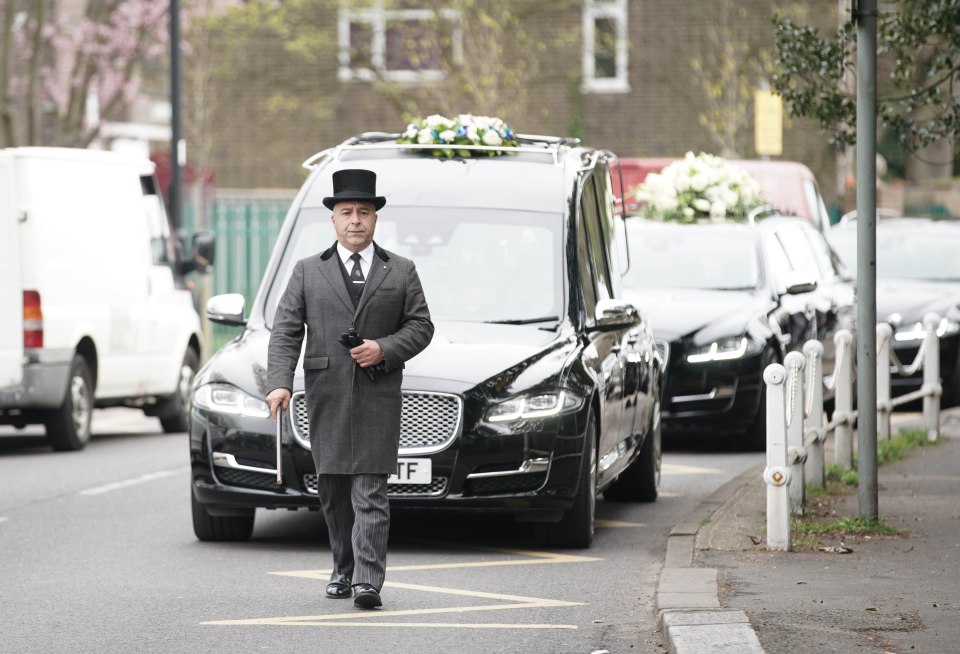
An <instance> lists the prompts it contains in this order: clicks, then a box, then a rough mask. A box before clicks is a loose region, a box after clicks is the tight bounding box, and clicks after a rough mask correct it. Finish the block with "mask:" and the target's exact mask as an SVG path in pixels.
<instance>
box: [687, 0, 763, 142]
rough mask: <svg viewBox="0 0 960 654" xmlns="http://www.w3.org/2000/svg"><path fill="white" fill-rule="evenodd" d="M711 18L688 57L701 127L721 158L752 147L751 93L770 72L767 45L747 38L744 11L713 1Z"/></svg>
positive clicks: (727, 0) (725, 0) (748, 30)
mask: <svg viewBox="0 0 960 654" xmlns="http://www.w3.org/2000/svg"><path fill="white" fill-rule="evenodd" d="M715 7H716V10H717V12H718V13H717V15H716V22H711V23H710V24H708V25H707V26H706V28H705V31H706V34H705V37H706V38H705V39H704V40H703V41H702V48H703V50H704V52H703V54H702V55H701V56H698V57H694V58H693V59H692V60H691V61H690V66H691V67H692V68H693V73H694V76H695V77H696V78H697V80H698V81H699V82H700V86H701V88H702V89H703V92H704V102H703V104H702V105H701V106H702V110H701V111H700V113H699V114H698V115H697V120H698V122H699V123H700V126H701V127H702V128H703V129H704V131H705V132H706V134H707V136H708V137H709V138H710V140H711V141H712V143H713V146H714V148H716V152H717V153H719V154H720V155H721V156H723V157H728V158H738V157H743V156H746V155H747V153H748V152H750V151H751V150H752V149H753V132H752V131H751V129H750V127H751V125H752V121H751V111H752V107H753V94H754V91H756V90H757V89H758V88H760V86H761V81H762V80H765V79H766V78H768V77H769V75H770V71H771V65H772V56H771V52H770V49H769V44H767V47H764V45H763V44H760V43H757V42H756V40H755V39H754V40H751V38H750V36H751V32H752V30H751V27H752V26H751V25H750V23H749V18H750V16H749V13H748V11H747V9H746V8H745V7H738V6H734V3H733V2H731V0H720V2H718V3H717V4H716V5H715Z"/></svg>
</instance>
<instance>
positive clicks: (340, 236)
mask: <svg viewBox="0 0 960 654" xmlns="http://www.w3.org/2000/svg"><path fill="white" fill-rule="evenodd" d="M323 204H324V205H325V206H326V207H327V208H328V209H331V210H332V211H333V215H332V216H331V220H332V222H333V227H334V230H335V231H336V233H337V242H336V243H334V244H333V245H332V246H331V247H330V248H328V249H327V250H325V251H324V252H321V253H320V254H315V255H313V256H310V257H307V258H306V259H301V260H300V261H298V262H297V264H296V265H295V266H294V269H293V274H292V275H291V277H290V281H289V282H288V284H287V288H286V291H285V292H284V294H283V297H282V298H281V300H280V304H279V306H277V312H276V315H275V317H274V321H273V331H272V333H271V334H270V346H269V351H268V359H267V381H268V387H269V388H270V389H272V390H271V391H270V392H269V393H268V394H267V402H268V403H269V405H270V413H271V415H273V417H274V418H276V414H277V407H278V406H282V407H283V408H284V409H286V408H287V407H288V405H289V402H290V396H291V389H292V388H293V377H294V370H295V368H296V365H297V361H298V359H299V358H300V351H301V345H302V343H303V337H304V332H305V331H306V338H307V345H306V348H305V350H304V354H303V372H304V389H305V398H306V402H307V414H308V416H309V422H310V447H311V450H312V452H313V460H314V463H315V464H316V467H317V491H318V494H319V496H320V503H321V506H322V507H323V517H324V520H325V521H326V523H327V531H328V532H329V535H330V549H331V550H332V551H333V572H332V574H331V576H330V583H329V584H328V585H327V587H326V596H327V597H329V598H332V599H345V598H349V597H351V596H352V597H353V598H354V605H355V606H357V607H359V608H365V609H372V608H375V607H378V606H381V605H382V602H381V599H380V589H381V587H382V586H383V579H384V570H385V567H386V557H387V535H388V531H389V527H390V504H389V502H388V500H387V477H388V476H389V475H390V474H392V473H394V472H396V470H397V452H398V449H399V444H400V408H401V394H400V384H401V381H402V380H403V372H402V371H403V365H404V362H405V361H407V360H408V359H410V358H412V357H413V356H415V355H416V354H417V353H419V352H420V351H422V350H423V349H424V348H426V347H427V345H428V344H429V343H430V339H431V338H432V337H433V323H432V322H431V321H430V312H429V310H428V309H427V302H426V299H425V298H424V295H423V289H422V287H421V286H420V278H419V277H418V276H417V271H416V268H414V265H413V262H412V261H410V260H409V259H405V258H403V257H401V256H399V255H396V254H394V253H392V252H387V251H386V250H384V249H382V248H381V247H380V246H378V245H377V244H376V243H374V241H373V232H374V228H375V227H376V226H377V211H378V210H379V209H381V208H382V207H383V206H384V204H386V199H384V198H383V197H382V196H378V195H377V194H376V174H375V173H373V172H372V171H369V170H340V171H337V172H335V173H333V195H332V196H331V197H326V198H324V199H323ZM305 328H306V329H305ZM351 330H355V331H356V333H357V334H358V335H359V336H360V338H359V339H357V338H354V342H360V344H359V345H356V346H355V347H349V349H348V347H347V346H345V344H346V343H348V342H349V341H347V340H346V338H345V337H344V335H345V334H347V333H349V332H350V331H351ZM379 364H382V365H379ZM373 366H378V370H379V371H380V372H379V374H377V375H368V374H365V373H366V372H368V371H365V370H361V369H364V368H371V367H373Z"/></svg>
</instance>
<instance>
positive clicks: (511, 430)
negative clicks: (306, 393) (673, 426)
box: [190, 407, 586, 520]
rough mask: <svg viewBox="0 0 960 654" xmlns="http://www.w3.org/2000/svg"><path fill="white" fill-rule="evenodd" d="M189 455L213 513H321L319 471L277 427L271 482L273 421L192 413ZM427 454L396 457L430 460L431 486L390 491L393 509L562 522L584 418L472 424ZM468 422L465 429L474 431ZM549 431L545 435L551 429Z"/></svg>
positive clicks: (197, 492)
mask: <svg viewBox="0 0 960 654" xmlns="http://www.w3.org/2000/svg"><path fill="white" fill-rule="evenodd" d="M191 422H192V424H191V434H190V450H191V466H192V487H193V493H194V496H195V497H196V499H197V501H198V502H200V503H201V504H203V505H204V506H205V508H206V509H207V511H208V513H211V514H213V515H231V514H243V513H249V512H250V511H251V510H253V509H255V508H301V507H307V508H314V509H315V508H318V507H319V501H318V498H317V494H316V468H315V467H314V463H313V457H312V454H311V453H310V451H309V450H307V449H306V448H304V447H303V446H301V445H300V444H299V443H298V442H297V441H296V439H294V438H293V434H292V426H291V424H290V422H289V421H286V420H285V421H284V424H283V425H282V427H281V428H282V446H281V457H282V468H283V473H284V482H285V483H284V485H283V487H278V486H277V483H276V470H275V469H276V431H275V430H276V423H275V422H274V421H273V420H271V419H269V418H266V419H260V418H247V417H240V416H234V415H227V414H222V413H216V412H210V411H207V410H206V409H201V408H198V407H195V408H194V411H193V420H192V421H191ZM464 424H465V425H467V426H466V427H465V429H466V433H460V434H458V435H457V436H456V437H455V439H454V440H453V442H452V443H451V444H450V446H448V447H446V448H445V449H443V450H442V451H439V452H434V453H431V454H418V453H416V452H415V451H414V452H409V453H408V452H405V451H404V450H403V449H401V450H400V457H401V458H430V459H431V462H432V477H433V479H432V480H431V482H430V483H429V484H422V485H421V484H418V485H411V484H389V485H388V493H389V497H390V502H391V505H392V506H394V507H396V508H408V507H409V508H417V509H447V510H455V511H470V510H483V511H501V512H506V513H511V514H514V515H516V516H517V517H518V518H520V519H524V518H526V519H534V520H536V519H553V518H559V517H560V515H562V512H563V511H565V510H567V509H568V508H570V506H572V504H573V501H574V498H575V497H576V494H577V490H578V488H577V485H578V483H579V471H580V461H581V455H582V451H583V438H584V434H585V432H586V414H585V413H576V414H570V415H565V416H560V417H558V418H556V419H554V420H553V421H552V422H550V421H540V422H530V423H528V424H525V425H519V424H511V425H507V424H501V425H497V426H496V427H495V428H494V427H491V426H489V425H486V424H479V425H478V424H477V423H476V421H475V420H474V421H471V420H470V417H469V412H468V415H467V416H465V421H464ZM471 424H472V426H471ZM551 425H552V427H553V428H552V429H550V428H548V427H549V426H551Z"/></svg>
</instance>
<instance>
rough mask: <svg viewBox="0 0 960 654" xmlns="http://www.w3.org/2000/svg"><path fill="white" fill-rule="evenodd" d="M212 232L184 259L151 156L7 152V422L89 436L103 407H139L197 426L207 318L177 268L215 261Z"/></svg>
mask: <svg viewBox="0 0 960 654" xmlns="http://www.w3.org/2000/svg"><path fill="white" fill-rule="evenodd" d="M213 256H214V243H213V237H212V235H210V234H199V235H197V236H196V237H195V241H194V252H193V256H192V257H190V258H189V260H186V261H184V260H179V259H177V258H176V256H175V248H174V243H173V242H172V240H171V231H170V225H169V222H168V219H167V215H166V212H165V211H164V208H163V202H162V199H161V197H160V195H159V194H158V193H157V185H156V180H155V178H154V171H153V164H152V163H151V162H150V161H149V160H147V159H139V158H132V157H127V156H121V155H119V154H116V153H112V152H98V151H92V150H80V149H69V148H8V149H5V150H0V315H3V317H4V319H3V320H2V321H0V423H2V424H13V425H16V426H18V427H23V426H26V425H28V424H36V423H41V424H44V425H46V437H47V440H48V441H49V443H50V445H51V446H52V447H53V449H55V450H77V449H80V448H82V447H84V445H86V443H87V441H88V440H89V438H90V420H91V415H92V412H93V409H94V407H108V406H134V407H138V408H142V409H143V411H144V412H145V413H146V414H147V415H155V416H159V417H160V421H161V424H162V425H163V429H164V430H165V431H171V432H176V431H180V432H182V431H186V429H187V422H188V420H189V417H190V388H191V385H192V382H193V376H194V374H195V373H196V370H197V368H199V364H200V348H201V344H202V337H201V330H200V318H199V316H198V314H197V312H196V310H195V309H194V307H193V301H192V299H191V296H190V293H189V292H188V291H186V290H182V289H181V288H178V284H177V283H176V277H177V276H179V275H182V274H184V273H185V272H186V271H189V270H191V269H195V268H198V265H197V263H196V262H197V261H202V262H203V263H202V265H201V266H199V268H205V267H206V266H207V265H208V264H209V263H210V262H212V261H213Z"/></svg>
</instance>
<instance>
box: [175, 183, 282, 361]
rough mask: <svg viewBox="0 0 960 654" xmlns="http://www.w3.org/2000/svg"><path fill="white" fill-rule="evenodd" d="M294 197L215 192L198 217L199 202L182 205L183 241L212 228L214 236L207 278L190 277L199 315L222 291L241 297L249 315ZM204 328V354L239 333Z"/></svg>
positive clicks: (221, 327)
mask: <svg viewBox="0 0 960 654" xmlns="http://www.w3.org/2000/svg"><path fill="white" fill-rule="evenodd" d="M294 195H295V191H269V192H264V191H235V190H218V191H217V193H216V196H215V198H214V199H213V201H212V202H209V203H208V204H207V205H206V207H205V211H204V212H203V213H204V215H203V216H200V213H199V211H198V203H196V202H187V203H185V206H184V212H183V218H184V220H183V226H184V230H185V231H186V233H187V235H188V238H189V236H190V235H192V234H193V233H194V232H195V231H197V230H198V229H208V230H211V231H212V232H213V233H214V234H216V237H217V252H216V260H215V261H214V264H213V272H212V274H211V275H209V279H204V278H203V277H196V278H195V279H194V283H195V285H196V288H197V292H196V297H197V301H198V305H199V310H200V314H201V315H203V313H204V310H205V306H204V305H205V304H206V300H207V299H208V298H209V297H210V296H213V295H219V294H221V293H240V294H241V295H243V296H244V297H245V298H246V300H247V303H246V306H247V311H248V312H249V310H250V305H251V303H252V302H253V298H254V296H255V295H256V293H257V289H258V288H259V287H260V281H261V280H262V279H263V272H264V270H265V269H266V267H267V262H268V261H269V260H270V253H271V252H272V251H273V246H274V244H275V243H276V241H277V235H278V234H279V233H280V226H281V225H282V224H283V219H284V217H285V216H286V214H287V210H288V209H289V208H290V204H291V202H292V201H293V197H294ZM201 223H202V224H201ZM203 324H204V336H205V337H206V341H207V347H206V352H204V354H205V355H206V356H209V355H210V354H212V353H213V352H215V351H216V350H218V349H219V348H220V347H222V346H223V344H224V343H226V342H227V341H229V340H230V339H232V338H233V337H234V336H236V335H237V334H239V333H240V331H241V330H240V328H238V327H227V326H224V325H215V324H212V323H210V322H209V321H207V320H206V319H204V321H203Z"/></svg>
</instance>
